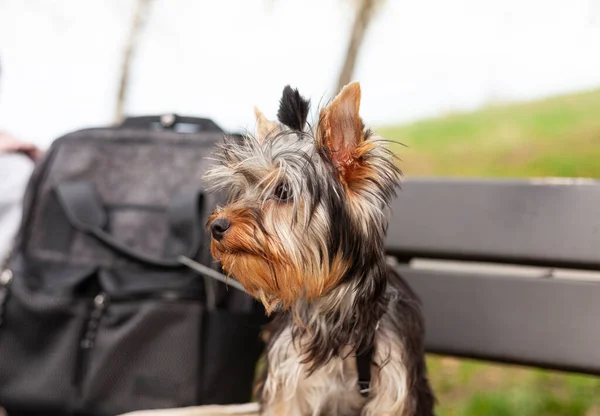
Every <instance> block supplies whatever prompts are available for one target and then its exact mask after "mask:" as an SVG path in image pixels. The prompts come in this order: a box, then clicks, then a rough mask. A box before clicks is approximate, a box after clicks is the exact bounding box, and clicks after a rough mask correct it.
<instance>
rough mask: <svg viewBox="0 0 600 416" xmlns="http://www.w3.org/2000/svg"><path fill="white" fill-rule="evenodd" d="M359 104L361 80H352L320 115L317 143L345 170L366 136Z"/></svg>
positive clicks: (337, 165)
mask: <svg viewBox="0 0 600 416" xmlns="http://www.w3.org/2000/svg"><path fill="white" fill-rule="evenodd" d="M359 108H360V84H359V83H358V82H352V83H350V84H348V85H346V86H345V87H344V88H343V89H342V91H341V92H340V93H339V94H338V95H337V97H335V98H334V99H333V101H332V102H331V103H330V104H329V105H328V106H327V107H325V108H323V109H322V110H321V113H320V115H319V128H318V135H317V145H318V146H319V147H320V148H321V149H324V150H326V151H327V152H328V154H329V157H330V158H331V161H332V162H333V164H334V165H335V166H336V167H337V168H338V169H340V170H342V171H343V170H345V169H346V167H349V166H350V165H352V164H353V162H354V152H355V150H356V149H357V147H358V146H359V145H360V144H361V143H362V142H363V140H364V133H363V123H362V120H361V118H360V115H359V113H358V110H359Z"/></svg>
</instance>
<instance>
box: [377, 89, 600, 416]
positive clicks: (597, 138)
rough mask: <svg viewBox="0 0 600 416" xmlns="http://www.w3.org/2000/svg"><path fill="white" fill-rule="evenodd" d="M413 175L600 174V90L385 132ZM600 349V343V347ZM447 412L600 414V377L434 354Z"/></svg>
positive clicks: (441, 411) (434, 375) (459, 415)
mask: <svg viewBox="0 0 600 416" xmlns="http://www.w3.org/2000/svg"><path fill="white" fill-rule="evenodd" d="M377 132H378V133H379V134H380V135H382V136H383V137H385V138H387V139H391V140H395V141H398V142H400V143H402V144H403V145H405V146H406V147H404V146H400V145H398V146H397V148H396V150H397V152H398V154H399V155H400V157H401V159H402V164H401V165H402V169H403V171H404V172H405V174H406V175H407V176H423V175H425V176H430V175H436V176H462V177H505V178H506V177H513V178H524V177H543V176H554V177H591V178H600V89H598V90H594V91H590V92H584V93H578V94H572V95H566V96H560V97H553V98H549V99H545V100H542V101H536V102H529V103H517V104H508V105H503V106H494V107H490V108H485V109H483V110H480V111H476V112H473V113H465V114H452V115H447V116H444V117H440V118H436V119H431V120H424V121H420V122H417V123H413V124H410V125H406V126H392V127H383V128H379V129H377ZM599 348H600V347H599ZM428 364H429V369H430V373H431V379H432V383H433V386H434V389H435V391H436V394H437V396H438V400H439V407H438V411H437V414H438V415H439V416H512V415H519V416H600V378H597V377H587V376H579V375H572V374H563V373H558V372H550V371H542V370H534V369H528V368H520V367H512V366H502V365H494V364H486V363H480V362H475V361H468V360H457V359H452V358H444V357H436V356H430V357H428Z"/></svg>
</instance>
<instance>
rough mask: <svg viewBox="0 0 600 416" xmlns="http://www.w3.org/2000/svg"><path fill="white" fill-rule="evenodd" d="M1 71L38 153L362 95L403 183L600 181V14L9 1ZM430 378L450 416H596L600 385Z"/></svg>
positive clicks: (2, 109) (515, 372) (4, 101)
mask: <svg viewBox="0 0 600 416" xmlns="http://www.w3.org/2000/svg"><path fill="white" fill-rule="evenodd" d="M0 64H1V66H2V75H1V77H0V130H5V131H9V132H11V133H12V134H14V135H15V136H17V137H20V138H22V139H23V140H27V141H31V142H33V143H35V144H36V145H38V146H39V147H41V148H42V149H44V148H47V147H48V146H49V145H50V143H51V142H52V141H53V140H54V139H56V138H57V137H59V136H60V135H62V134H64V133H67V132H70V131H72V130H75V129H79V128H86V127H92V126H102V125H107V124H111V123H115V122H118V121H119V120H121V119H122V118H123V117H124V116H127V115H146V114H156V113H167V112H169V113H170V112H176V113H179V114H182V115H194V116H204V117H210V118H212V119H213V120H215V121H216V122H217V123H218V124H220V125H221V126H222V127H224V128H226V129H228V130H232V131H239V130H244V129H253V126H254V119H253V112H252V107H253V106H254V105H258V106H259V107H260V108H261V109H262V110H263V111H264V112H265V113H266V114H267V115H269V116H271V117H273V118H274V117H275V113H276V109H277V106H278V100H279V97H280V93H281V90H282V88H283V86H284V85H286V84H291V85H292V86H294V87H297V88H299V89H300V91H301V93H303V94H304V95H306V96H309V97H311V98H312V102H313V108H315V107H316V106H317V105H318V103H319V102H322V101H325V100H327V99H329V98H331V97H332V96H333V95H335V93H336V92H337V91H338V89H339V85H343V84H345V83H347V82H348V81H350V80H359V81H360V82H361V84H362V88H363V100H362V115H363V118H364V119H365V121H366V122H367V123H368V124H370V125H372V126H373V127H374V128H375V130H376V131H377V132H378V133H380V134H382V135H383V136H385V137H386V138H388V139H392V140H394V141H397V142H398V143H402V144H403V145H404V146H400V145H398V146H397V150H398V152H399V154H400V157H401V159H402V161H403V162H402V168H403V170H404V171H405V173H406V175H407V176H417V175H441V176H480V177H539V176H566V177H594V178H598V177H600V0H503V1H490V0H452V1H446V0H420V1H415V0H220V1H215V0H212V1H209V0H85V1H82V0H0ZM0 168H1V167H0ZM0 171H2V169H0ZM0 173H2V174H3V175H10V172H0ZM429 365H430V371H431V378H432V380H433V384H434V387H435V389H436V392H437V395H438V398H439V401H440V406H439V410H438V414H439V415H440V416H447V415H461V416H471V415H493V416H504V415H515V414H518V415H521V416H529V415H531V416H533V415H536V416H537V415H545V416H550V415H582V416H592V415H600V379H598V378H592V377H585V376H575V375H568V374H561V373H556V372H547V371H541V370H531V369H525V368H519V367H514V366H500V365H489V364H485V363H479V362H475V361H465V360H456V359H451V358H443V357H435V356H431V357H429Z"/></svg>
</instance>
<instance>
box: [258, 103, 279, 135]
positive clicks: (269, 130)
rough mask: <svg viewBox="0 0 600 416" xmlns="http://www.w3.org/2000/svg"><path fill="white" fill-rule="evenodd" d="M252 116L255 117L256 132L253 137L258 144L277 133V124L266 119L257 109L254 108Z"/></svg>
mask: <svg viewBox="0 0 600 416" xmlns="http://www.w3.org/2000/svg"><path fill="white" fill-rule="evenodd" d="M254 115H255V116H256V131H255V134H254V135H255V137H256V139H257V140H258V141H259V142H262V141H263V140H264V139H265V137H267V136H269V135H275V134H277V133H278V132H279V130H280V126H279V124H277V123H276V122H274V121H271V120H269V119H267V118H266V117H265V115H264V114H263V113H262V111H260V110H259V109H258V107H254Z"/></svg>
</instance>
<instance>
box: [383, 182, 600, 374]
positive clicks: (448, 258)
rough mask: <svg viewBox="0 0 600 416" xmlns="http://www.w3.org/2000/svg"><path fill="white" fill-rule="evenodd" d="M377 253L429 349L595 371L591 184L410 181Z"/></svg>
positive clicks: (595, 242) (599, 247)
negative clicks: (411, 306)
mask: <svg viewBox="0 0 600 416" xmlns="http://www.w3.org/2000/svg"><path fill="white" fill-rule="evenodd" d="M387 249H388V252H389V254H390V255H392V256H394V257H396V258H397V259H398V265H397V268H398V270H399V272H400V273H401V274H402V275H403V276H404V277H405V278H406V280H407V281H408V282H409V284H410V285H411V286H412V287H413V289H414V290H415V291H416V292H417V294H418V295H419V296H420V298H421V300H422V302H423V309H424V314H425V319H426V331H427V333H426V348H427V350H428V351H429V352H432V353H438V354H444V355H451V356H457V357H468V358H476V359H483V360H489V361H495V362H505V363H514V364H522V365H528V366H536V367H541V368H548V369H557V370H566V371H572V372H579V373H588V374H600V278H598V276H600V273H597V272H599V271H600V182H597V181H591V180H566V179H543V180H529V181H509V180H463V179H461V180H453V179H450V180H441V179H410V180H407V181H406V182H405V184H404V186H403V190H402V192H401V193H400V196H399V198H398V199H397V200H396V201H395V203H394V206H393V213H392V217H391V220H390V228H389V231H388V239H387Z"/></svg>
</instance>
